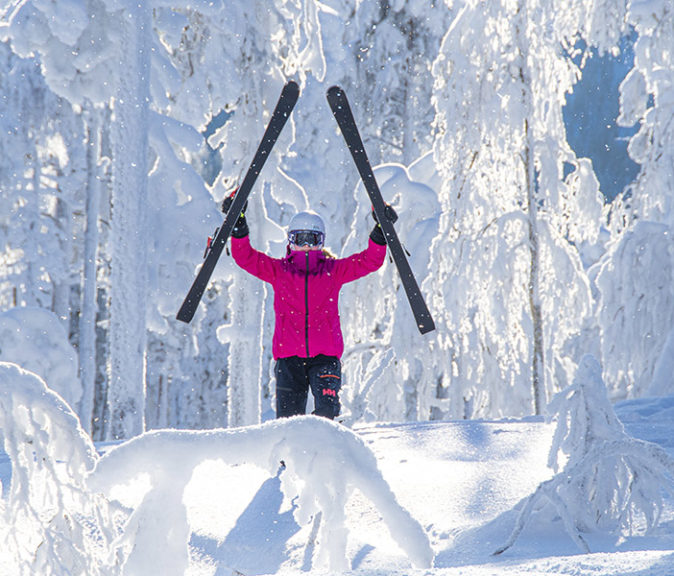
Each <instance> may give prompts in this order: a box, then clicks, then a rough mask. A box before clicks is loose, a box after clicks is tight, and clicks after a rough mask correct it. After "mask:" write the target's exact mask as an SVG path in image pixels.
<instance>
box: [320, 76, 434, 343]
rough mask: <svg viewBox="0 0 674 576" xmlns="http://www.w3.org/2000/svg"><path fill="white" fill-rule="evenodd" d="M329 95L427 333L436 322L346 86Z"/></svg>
mask: <svg viewBox="0 0 674 576" xmlns="http://www.w3.org/2000/svg"><path fill="white" fill-rule="evenodd" d="M327 98H328V104H329V105H330V109H331V110H332V113H333V115H334V116H335V120H337V124H338V125H339V129H340V130H341V132H342V136H344V140H345V141H346V145H347V147H348V148H349V152H351V156H353V161H354V162H355V163H356V167H357V168H358V172H359V173H360V177H361V179H362V181H363V184H364V185H365V190H367V193H368V196H369V197H370V201H371V202H372V207H373V209H374V213H375V215H376V216H377V221H378V222H379V225H380V226H381V229H382V231H383V232H384V238H385V239H386V244H387V245H388V247H389V250H390V251H391V256H392V258H393V261H394V262H395V264H396V267H397V268H398V273H399V274H400V279H401V281H402V284H403V287H404V288H405V293H406V294H407V299H408V300H409V302H410V307H411V308H412V314H414V319H415V320H416V323H417V327H418V328H419V332H421V333H422V334H426V333H427V332H430V331H432V330H435V323H434V322H433V318H432V317H431V313H430V312H429V310H428V307H427V306H426V302H425V301H424V297H423V295H422V294H421V291H420V290H419V285H418V284H417V281H416V279H415V277H414V273H413V272H412V269H411V268H410V264H409V262H408V261H407V257H406V256H405V249H404V247H403V245H402V244H401V242H400V239H399V238H398V234H397V233H396V231H395V228H394V227H393V224H392V223H391V221H390V220H388V218H386V215H385V212H384V211H385V208H386V204H385V202H384V199H383V197H382V195H381V192H380V190H379V186H378V185H377V181H376V179H375V177H374V172H373V171H372V166H370V161H369V160H368V158H367V154H366V152H365V146H363V141H362V140H361V138H360V134H359V132H358V126H357V125H356V121H355V120H354V118H353V114H352V112H351V107H350V106H349V101H348V100H347V98H346V94H345V92H344V90H342V89H341V88H340V87H339V86H333V87H332V88H330V89H329V90H328V93H327Z"/></svg>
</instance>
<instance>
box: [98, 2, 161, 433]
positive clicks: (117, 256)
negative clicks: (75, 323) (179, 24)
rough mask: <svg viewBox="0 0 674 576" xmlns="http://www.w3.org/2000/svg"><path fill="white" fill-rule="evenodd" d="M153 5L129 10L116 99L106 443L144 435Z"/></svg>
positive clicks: (137, 6)
mask: <svg viewBox="0 0 674 576" xmlns="http://www.w3.org/2000/svg"><path fill="white" fill-rule="evenodd" d="M151 33H152V28H151V13H150V8H149V7H148V6H147V5H146V4H143V3H139V4H137V5H135V6H134V7H130V8H129V18H128V20H127V21H126V26H125V27H124V30H123V31H122V39H123V43H124V46H125V51H124V54H125V55H126V57H127V59H126V61H125V62H123V63H122V66H121V70H122V78H121V80H120V87H119V92H118V94H117V97H116V98H115V101H114V120H113V123H112V127H111V134H112V146H113V162H114V164H113V185H112V231H111V244H112V265H111V287H110V298H111V304H110V378H109V390H108V404H109V417H110V423H109V427H108V439H111V440H112V439H119V438H129V437H132V436H135V435H138V434H140V433H142V432H143V429H144V411H145V406H144V404H145V378H146V371H145V361H146V341H147V337H146V328H145V315H146V293H147V242H146V239H145V231H146V228H147V226H146V220H147V218H146V213H147V187H148V169H147V166H148V160H147V154H148V137H147V133H148V122H149V119H148V102H149V101H150V90H149V86H150V42H149V40H150V36H151Z"/></svg>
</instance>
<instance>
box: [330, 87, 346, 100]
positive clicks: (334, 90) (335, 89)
mask: <svg viewBox="0 0 674 576" xmlns="http://www.w3.org/2000/svg"><path fill="white" fill-rule="evenodd" d="M342 94H344V90H342V89H341V87H339V86H337V85H335V86H330V88H328V98H332V97H335V96H341V95H342Z"/></svg>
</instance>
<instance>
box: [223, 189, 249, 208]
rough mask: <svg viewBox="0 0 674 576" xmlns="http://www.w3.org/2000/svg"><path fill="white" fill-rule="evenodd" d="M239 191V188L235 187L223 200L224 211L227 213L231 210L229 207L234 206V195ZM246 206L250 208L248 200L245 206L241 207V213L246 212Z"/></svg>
mask: <svg viewBox="0 0 674 576" xmlns="http://www.w3.org/2000/svg"><path fill="white" fill-rule="evenodd" d="M238 191H239V189H238V188H235V189H234V192H232V193H231V194H230V195H229V196H227V197H226V198H225V199H224V200H223V201H222V211H223V212H224V213H225V214H227V212H229V209H230V208H231V207H232V202H234V196H236V193H237V192H238ZM246 208H248V200H246V203H245V204H244V205H243V208H242V209H241V214H245V212H246Z"/></svg>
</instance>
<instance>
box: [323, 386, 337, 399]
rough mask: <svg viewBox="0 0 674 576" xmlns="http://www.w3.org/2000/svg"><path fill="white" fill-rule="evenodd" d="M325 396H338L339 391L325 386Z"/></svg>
mask: <svg viewBox="0 0 674 576" xmlns="http://www.w3.org/2000/svg"><path fill="white" fill-rule="evenodd" d="M323 396H332V397H333V398H337V392H335V391H334V390H330V388H323Z"/></svg>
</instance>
